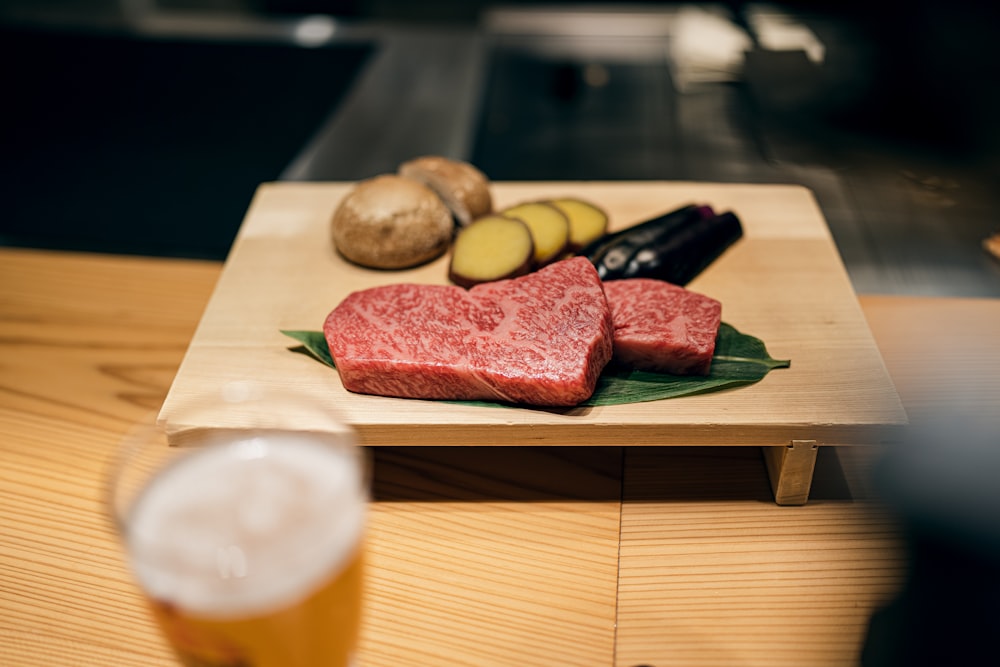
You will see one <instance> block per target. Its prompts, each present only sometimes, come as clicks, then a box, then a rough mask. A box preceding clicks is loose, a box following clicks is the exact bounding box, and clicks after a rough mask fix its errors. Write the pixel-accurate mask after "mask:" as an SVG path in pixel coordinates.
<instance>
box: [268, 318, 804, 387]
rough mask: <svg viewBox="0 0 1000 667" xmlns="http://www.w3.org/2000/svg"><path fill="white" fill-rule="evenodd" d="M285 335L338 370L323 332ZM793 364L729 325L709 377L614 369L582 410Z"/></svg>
mask: <svg viewBox="0 0 1000 667" xmlns="http://www.w3.org/2000/svg"><path fill="white" fill-rule="evenodd" d="M281 333H283V334H285V335H286V336H289V337H291V338H294V339H295V340H297V341H299V342H300V343H302V346H301V347H300V348H295V351H304V352H307V353H308V354H310V355H311V356H312V357H314V358H315V359H317V360H319V361H321V362H322V363H324V364H326V365H327V366H330V367H331V368H335V366H334V363H333V357H331V356H330V349H329V347H327V344H326V338H325V337H324V336H323V332H321V331H285V330H282V332H281ZM790 365H791V361H789V360H788V359H773V358H772V357H771V355H770V354H769V353H768V351H767V347H766V346H765V345H764V342H763V341H762V340H760V339H759V338H755V337H754V336H750V335H748V334H744V333H741V332H740V331H738V330H737V329H736V328H735V327H733V326H731V325H729V324H726V323H725V322H723V323H722V325H721V326H720V327H719V335H718V338H717V339H716V342H715V355H714V356H713V357H712V368H711V371H710V372H709V374H708V375H668V374H665V373H649V372H646V371H636V370H631V369H627V368H621V367H617V366H614V365H613V364H612V365H609V366H608V367H607V368H605V369H604V372H603V373H601V377H600V378H598V380H597V388H596V389H595V390H594V393H593V395H592V396H591V397H590V398H589V399H587V400H586V401H584V402H583V403H581V404H580V405H582V406H597V405H621V404H624V403H644V402H647V401H659V400H663V399H666V398H678V397H680V396H690V395H693V394H703V393H706V392H710V391H719V390H722V389H729V388H733V387H740V386H744V385H748V384H753V383H755V382H759V381H760V380H762V379H764V376H766V375H767V374H768V373H769V372H770V371H772V370H774V369H775V368H788V367H789V366H790ZM448 402H449V403H460V404H463V405H501V404H500V403H491V402H488V401H448Z"/></svg>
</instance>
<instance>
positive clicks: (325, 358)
mask: <svg viewBox="0 0 1000 667" xmlns="http://www.w3.org/2000/svg"><path fill="white" fill-rule="evenodd" d="M281 333H283V334H285V335H286V336H288V337H289V338H294V339H295V340H297V341H299V342H300V343H302V346H301V347H298V348H292V351H293V352H306V353H308V354H309V356H311V357H312V358H313V359H316V360H317V361H320V362H322V363H324V364H326V365H327V366H329V367H330V368H336V367H337V366H336V365H334V363H333V356H332V355H331V354H330V346H329V345H327V344H326V336H324V335H323V332H322V331H293V330H286V329H282V330H281Z"/></svg>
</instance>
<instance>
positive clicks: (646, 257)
mask: <svg viewBox="0 0 1000 667" xmlns="http://www.w3.org/2000/svg"><path fill="white" fill-rule="evenodd" d="M741 236H743V226H742V225H741V224H740V220H739V218H737V217H736V215H735V214H733V213H723V214H721V215H715V216H712V217H711V218H708V219H705V220H699V221H697V222H695V223H693V224H691V225H687V226H685V227H681V228H679V229H677V230H675V231H674V233H672V234H667V235H665V236H661V237H658V238H657V239H656V240H654V241H653V242H652V243H651V244H649V245H647V246H646V247H644V248H642V249H640V250H639V251H638V252H636V253H634V254H633V255H632V257H631V258H630V259H629V261H628V264H626V265H625V268H624V269H623V271H622V277H623V278H657V279H659V280H665V281H667V282H669V283H673V284H675V285H681V286H683V285H687V284H688V283H689V282H691V281H692V280H694V278H695V277H696V276H697V275H698V274H699V273H701V272H702V271H704V270H705V269H706V268H707V267H708V265H709V264H711V263H712V262H714V261H715V260H716V259H718V258H719V255H721V254H722V253H723V252H724V251H725V250H726V249H727V248H728V247H729V246H731V245H732V244H733V243H735V242H736V241H737V240H738V239H739V238H740V237H741Z"/></svg>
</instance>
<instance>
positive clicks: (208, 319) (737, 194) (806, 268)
mask: <svg viewBox="0 0 1000 667" xmlns="http://www.w3.org/2000/svg"><path fill="white" fill-rule="evenodd" d="M352 186H353V184H352V183H268V184H264V185H262V186H261V187H260V188H259V190H258V191H257V193H256V196H255V197H254V200H253V202H252V204H251V206H250V208H249V211H248V213H247V216H246V219H245V221H244V223H243V225H242V228H241V229H240V232H239V234H238V236H237V238H236V241H235V243H234V245H233V248H232V250H231V253H230V255H229V258H228V260H227V262H226V265H225V268H224V270H223V272H222V274H221V277H220V279H219V282H218V284H217V286H216V288H215V291H214V293H213V296H212V298H211V300H210V302H209V304H208V306H207V309H206V311H205V313H204V316H203V318H202V320H201V323H200V325H199V327H198V329H197V332H196V333H195V336H194V338H193V340H192V341H191V344H190V347H189V349H188V351H187V354H186V356H185V359H184V362H183V364H182V365H181V367H180V369H179V371H178V374H177V376H176V378H175V380H174V383H173V385H172V387H171V390H170V393H169V395H168V397H167V399H166V402H165V403H164V405H163V408H162V411H161V421H163V422H164V423H165V424H166V425H167V427H168V429H171V430H172V431H175V432H178V431H183V430H184V429H188V428H192V427H194V428H198V427H215V426H240V419H241V417H240V416H239V415H232V414H210V415H209V416H208V417H205V418H201V421H198V420H192V419H189V418H188V417H185V416H184V415H186V414H190V410H191V408H192V406H198V405H206V404H209V403H210V401H211V400H212V398H213V397H214V396H215V395H217V394H218V393H219V392H220V391H221V389H222V387H223V386H224V385H225V384H226V383H228V382H230V381H234V380H235V381H246V380H251V381H255V382H258V383H260V384H261V385H263V386H265V387H266V388H269V389H274V390H278V391H284V390H288V391H292V390H294V391H296V392H306V393H307V394H309V395H311V396H313V397H314V398H315V399H316V400H318V401H321V402H322V404H323V405H324V406H325V407H327V408H329V409H330V410H331V411H333V414H335V415H337V416H338V418H339V419H341V420H342V421H343V422H344V423H346V424H347V425H349V426H351V427H353V428H354V429H355V430H356V432H357V434H358V436H359V438H360V440H361V442H362V443H363V444H366V445H372V446H379V445H755V446H771V447H774V446H778V447H781V448H782V449H783V448H785V447H786V446H788V447H789V450H788V451H789V452H790V453H792V445H793V444H794V445H795V446H798V445H799V444H801V443H803V442H804V443H806V444H807V448H811V449H814V448H815V445H816V444H819V445H847V444H876V443H879V442H882V441H885V440H887V439H894V438H895V437H897V434H898V431H899V429H900V428H901V427H902V426H903V425H904V424H905V422H906V415H905V413H904V411H903V408H902V406H901V404H900V401H899V398H898V396H897V395H896V392H895V389H894V388H893V385H892V382H891V380H890V378H889V375H888V374H887V372H886V368H885V366H884V364H883V361H882V357H881V356H880V353H879V350H878V348H877V347H876V345H875V342H874V340H873V338H872V335H871V332H870V331H869V329H868V325H867V323H866V321H865V318H864V315H863V314H862V311H861V309H860V306H859V304H858V301H857V298H856V296H855V293H854V291H853V289H852V287H851V283H850V282H849V280H848V276H847V273H846V271H845V269H844V266H843V264H842V262H841V259H840V256H839V254H838V252H837V249H836V247H835V245H834V243H833V240H832V238H831V235H830V232H829V230H828V228H827V226H826V223H825V221H824V219H823V217H822V214H821V213H820V211H819V208H818V206H817V205H816V202H815V200H814V199H813V197H812V195H811V193H810V192H809V191H808V190H806V189H804V188H802V187H798V186H786V185H742V184H715V183H688V182H641V183H637V182H532V183H519V182H504V183H495V184H494V185H493V194H494V200H495V205H496V206H497V207H504V206H507V205H510V204H514V203H518V202H522V201H528V200H534V199H542V198H551V197H558V196H576V197H582V198H586V199H588V200H590V201H593V202H594V203H597V204H599V205H601V206H603V207H604V208H605V209H606V210H607V211H608V212H609V214H610V217H611V226H612V229H618V228H622V227H626V226H629V225H631V224H634V223H636V222H639V221H642V220H645V219H647V218H650V217H653V216H655V215H657V214H660V213H663V212H666V211H668V210H671V209H673V208H676V207H677V206H680V205H683V204H688V203H706V204H710V205H712V206H714V207H715V208H716V209H718V210H732V211H734V212H736V213H737V214H738V215H739V217H740V218H741V220H742V222H743V225H744V229H745V236H744V238H743V239H741V240H740V241H739V242H738V243H737V244H736V245H734V246H732V247H731V248H730V249H729V250H727V251H726V253H725V254H724V255H723V256H722V257H721V258H719V259H718V260H717V261H716V262H715V263H714V264H713V265H712V266H710V267H709V268H708V269H707V270H706V271H705V272H704V273H702V274H701V275H700V276H699V277H698V278H697V279H696V280H695V281H694V282H692V283H691V284H690V285H689V286H688V287H689V288H690V289H693V290H696V291H699V292H702V293H704V294H707V295H710V296H712V297H715V298H716V299H718V300H720V301H721V302H722V304H723V320H724V321H726V322H728V323H730V324H732V325H733V326H735V327H736V328H737V329H740V330H741V331H743V332H745V333H749V334H752V335H754V336H757V337H759V338H761V339H763V340H764V341H765V343H766V344H767V347H768V350H769V352H770V353H771V356H773V357H774V358H778V359H791V367H790V368H787V369H778V370H774V371H772V372H771V373H770V374H769V375H768V376H767V377H765V378H764V379H763V380H762V381H761V382H759V383H757V384H755V385H750V386H747V387H741V388H738V389H732V390H726V391H721V392H716V393H710V394H703V395H698V396H689V397H683V398H674V399H667V400H662V401H655V402H649V403H637V404H630V405H616V406H607V407H588V408H573V409H539V408H508V407H481V406H480V407H477V406H466V405H457V404H451V403H442V402H435V401H422V400H408V399H395V398H385V397H379V396H365V395H359V394H352V393H349V392H347V391H345V390H344V389H343V387H342V385H341V384H340V379H339V377H338V375H337V373H336V371H334V370H332V369H330V368H328V367H326V366H324V365H322V364H320V363H318V362H317V361H315V360H313V359H312V358H310V357H308V356H306V355H304V354H295V353H293V352H291V351H289V350H290V349H291V348H293V347H295V346H296V343H295V341H293V340H291V339H289V338H287V337H286V336H284V335H283V334H282V333H281V332H280V330H281V329H309V330H319V329H321V328H322V325H323V320H324V319H325V317H326V315H327V313H329V311H330V310H332V309H333V308H334V307H335V306H336V305H337V304H338V303H339V302H340V300H341V299H342V298H344V297H345V296H346V295H347V294H348V293H350V292H352V291H354V290H358V289H363V288H367V287H371V286H374V285H379V284H387V283H392V282H404V281H411V282H418V283H445V282H446V271H447V261H448V258H447V256H445V257H442V258H440V259H439V260H437V261H434V262H432V263H430V264H427V265H424V266H422V267H419V268H416V269H412V270H406V271H373V270H369V269H364V268H360V267H357V266H354V265H351V264H349V263H347V262H346V261H344V260H343V259H342V258H341V257H340V256H339V255H338V254H337V253H336V252H335V250H334V249H333V246H332V243H331V241H330V234H329V221H330V217H331V215H332V213H333V211H334V209H335V208H336V206H337V204H338V202H339V201H340V200H341V198H342V197H343V196H344V195H345V194H346V193H347V192H348V191H349V189H350V188H351V187H352ZM810 443H811V444H810ZM784 458H785V456H784V454H782V455H781V456H779V457H777V458H775V459H774V460H773V461H771V462H770V463H771V464H772V465H775V466H778V467H779V468H780V467H781V466H783V465H785V460H784ZM791 458H794V457H791Z"/></svg>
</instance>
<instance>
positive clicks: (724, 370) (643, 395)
mask: <svg viewBox="0 0 1000 667" xmlns="http://www.w3.org/2000/svg"><path fill="white" fill-rule="evenodd" d="M790 365H791V361H789V360H787V359H773V358H771V355H770V354H768V352H767V348H766V347H765V345H764V342H763V341H762V340H760V339H759V338H755V337H753V336H750V335H747V334H744V333H741V332H740V331H738V330H737V329H736V328H735V327H733V326H731V325H729V324H726V323H725V322H723V323H722V325H721V326H720V327H719V335H718V337H717V338H716V341H715V354H714V356H713V357H712V367H711V370H710V372H709V374H708V375H667V374H665V373H649V372H646V371H635V370H630V369H624V368H614V367H609V368H606V369H605V371H604V372H603V373H601V377H600V378H599V379H598V380H597V388H596V389H595V390H594V394H593V395H592V396H591V397H590V398H589V399H588V400H586V401H584V402H583V403H582V404H581V405H590V406H594V405H621V404H623V403H643V402H646V401H659V400H662V399H665V398H677V397H680V396H691V395H693V394H703V393H706V392H710V391H719V390H721V389H729V388H732V387H739V386H743V385H748V384H753V383H755V382H759V381H761V380H762V379H764V376H765V375H767V374H768V373H769V372H770V371H771V370H773V369H775V368H788V367H789V366H790Z"/></svg>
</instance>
